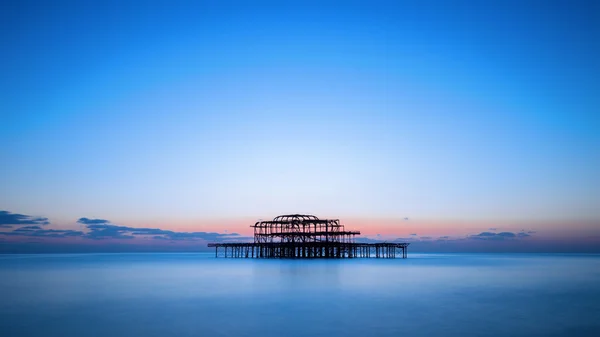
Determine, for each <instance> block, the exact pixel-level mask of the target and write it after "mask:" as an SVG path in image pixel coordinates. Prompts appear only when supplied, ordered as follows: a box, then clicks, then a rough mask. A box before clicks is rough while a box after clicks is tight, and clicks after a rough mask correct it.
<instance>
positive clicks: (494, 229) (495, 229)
mask: <svg viewBox="0 0 600 337" xmlns="http://www.w3.org/2000/svg"><path fill="white" fill-rule="evenodd" d="M489 230H490V231H492V232H495V231H497V230H498V228H490V229H489Z"/></svg>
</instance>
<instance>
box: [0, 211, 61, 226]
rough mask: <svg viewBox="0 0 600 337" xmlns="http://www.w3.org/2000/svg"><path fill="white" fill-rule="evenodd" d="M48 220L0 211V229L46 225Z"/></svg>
mask: <svg viewBox="0 0 600 337" xmlns="http://www.w3.org/2000/svg"><path fill="white" fill-rule="evenodd" d="M48 224H50V222H49V221H48V218H42V217H35V216H31V215H24V214H17V213H10V212H7V211H0V227H1V228H12V225H15V226H17V225H48Z"/></svg>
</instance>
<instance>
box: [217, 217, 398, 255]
mask: <svg viewBox="0 0 600 337" xmlns="http://www.w3.org/2000/svg"><path fill="white" fill-rule="evenodd" d="M251 227H253V228H254V242H248V243H209V244H208V246H209V247H215V257H218V256H223V257H237V258H307V259H312V258H392V259H393V258H396V257H402V258H406V257H407V253H408V252H407V248H408V245H409V244H408V243H388V242H380V243H357V242H354V237H355V236H356V235H360V232H358V231H346V230H345V229H344V225H341V224H340V221H339V220H338V219H333V220H332V219H319V218H317V217H316V216H314V215H301V214H291V215H280V216H278V217H276V218H274V219H273V220H271V221H259V222H257V223H255V224H254V225H253V226H251ZM219 248H224V251H223V254H222V255H219Z"/></svg>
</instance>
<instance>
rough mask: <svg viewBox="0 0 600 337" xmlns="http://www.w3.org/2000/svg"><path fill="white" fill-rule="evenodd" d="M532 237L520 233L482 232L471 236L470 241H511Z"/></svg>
mask: <svg viewBox="0 0 600 337" xmlns="http://www.w3.org/2000/svg"><path fill="white" fill-rule="evenodd" d="M528 236H530V235H528V234H526V233H523V232H520V233H518V234H515V233H513V232H500V233H492V232H481V233H479V234H475V235H470V236H469V237H468V238H469V239H474V240H510V239H515V238H524V237H528Z"/></svg>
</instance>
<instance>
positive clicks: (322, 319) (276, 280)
mask: <svg viewBox="0 0 600 337" xmlns="http://www.w3.org/2000/svg"><path fill="white" fill-rule="evenodd" d="M0 336H6V337H12V336H44V337H50V336H60V337H70V336H78V337H80V336H110V337H120V336H261V337H267V336H361V337H368V336H408V337H413V336H462V337H464V336H600V255H528V254H519V255H516V254H514V255H476V254H409V258H408V259H406V260H402V259H395V260H375V259H356V260H327V261H323V260H308V261H307V260H251V259H223V258H219V259H215V258H214V257H213V256H212V255H210V254H81V255H76V254H74V255H67V254H65V255H59V254H57V255H0Z"/></svg>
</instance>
